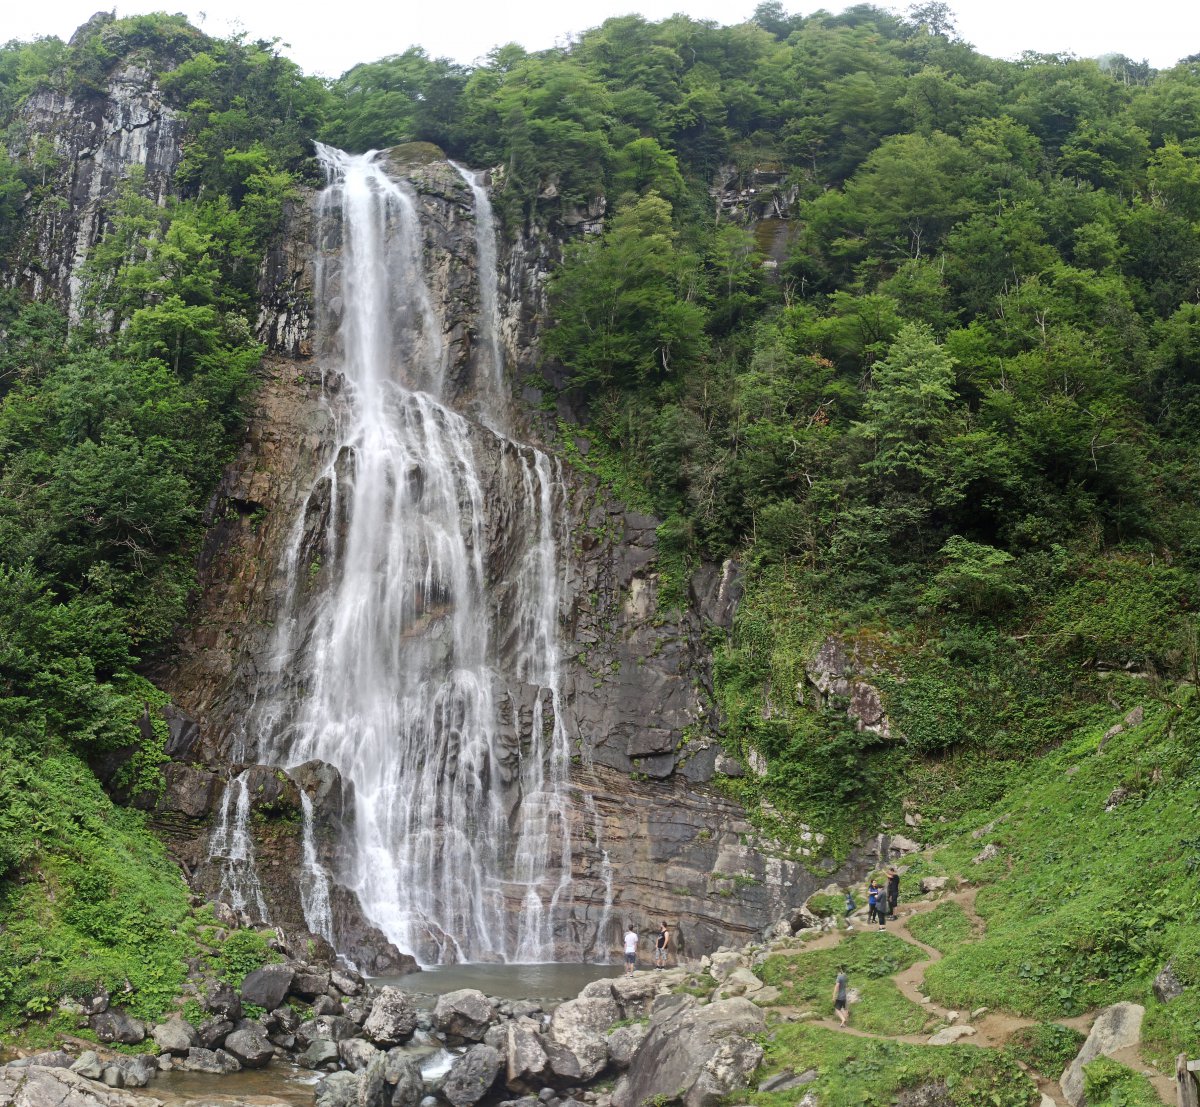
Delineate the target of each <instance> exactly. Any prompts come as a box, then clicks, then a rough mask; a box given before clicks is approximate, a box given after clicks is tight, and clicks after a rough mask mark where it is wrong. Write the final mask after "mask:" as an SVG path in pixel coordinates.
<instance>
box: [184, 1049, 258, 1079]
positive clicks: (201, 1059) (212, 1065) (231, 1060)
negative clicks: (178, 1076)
mask: <svg viewBox="0 0 1200 1107" xmlns="http://www.w3.org/2000/svg"><path fill="white" fill-rule="evenodd" d="M178 1064H179V1067H180V1068H182V1069H184V1070H185V1071H187V1072H210V1073H214V1074H216V1075H219V1076H225V1075H226V1074H228V1073H231V1072H237V1071H238V1070H239V1069H241V1067H242V1066H241V1064H240V1063H239V1061H238V1059H237V1058H236V1057H234V1055H233V1054H232V1053H227V1052H226V1051H225V1050H223V1049H200V1048H199V1047H198V1046H193V1047H192V1048H191V1049H189V1050H188V1055H187V1057H185V1058H184V1059H183V1060H182V1061H180V1062H178Z"/></svg>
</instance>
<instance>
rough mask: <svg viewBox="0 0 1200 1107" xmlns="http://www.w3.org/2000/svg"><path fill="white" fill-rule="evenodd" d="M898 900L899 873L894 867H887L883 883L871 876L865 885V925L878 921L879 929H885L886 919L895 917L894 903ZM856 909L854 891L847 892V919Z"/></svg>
mask: <svg viewBox="0 0 1200 1107" xmlns="http://www.w3.org/2000/svg"><path fill="white" fill-rule="evenodd" d="M899 902H900V874H899V873H898V872H896V870H895V869H894V868H891V869H888V871H887V879H886V880H885V881H884V883H883V884H880V883H879V882H878V881H877V880H876V879H875V878H874V877H871V882H870V884H868V885H867V925H868V926H869V925H870V924H871V923H878V924H879V929H880V930H886V929H887V920H888V919H889V918H891V919H894V918H895V917H896V904H897V903H899ZM857 909H858V904H857V903H855V902H854V893H853V892H847V893H846V918H847V919H848V918H849V917H850V916H851V915H852V914H853V913H854V912H855V911H856V910H857Z"/></svg>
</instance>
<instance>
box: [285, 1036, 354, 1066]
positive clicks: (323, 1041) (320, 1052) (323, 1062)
mask: <svg viewBox="0 0 1200 1107" xmlns="http://www.w3.org/2000/svg"><path fill="white" fill-rule="evenodd" d="M355 1040H356V1039H354V1038H351V1039H350V1041H355ZM340 1058H341V1050H340V1049H339V1048H338V1043H337V1042H331V1041H330V1040H329V1039H328V1038H315V1039H314V1040H313V1041H311V1042H309V1044H308V1046H307V1048H306V1049H305V1050H304V1052H303V1053H301V1054H300V1056H299V1057H297V1058H296V1063H297V1064H298V1065H299V1066H300V1067H301V1068H305V1069H328V1068H336V1067H337V1063H338V1061H339V1060H340Z"/></svg>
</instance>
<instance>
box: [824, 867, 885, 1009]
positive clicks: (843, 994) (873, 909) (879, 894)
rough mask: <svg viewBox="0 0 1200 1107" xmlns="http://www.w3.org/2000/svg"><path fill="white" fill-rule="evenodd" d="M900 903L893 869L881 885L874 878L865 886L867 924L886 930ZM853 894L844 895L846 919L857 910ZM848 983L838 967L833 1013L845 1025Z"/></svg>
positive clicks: (842, 968) (844, 973)
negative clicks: (875, 924) (873, 924)
mask: <svg viewBox="0 0 1200 1107" xmlns="http://www.w3.org/2000/svg"><path fill="white" fill-rule="evenodd" d="M899 902H900V874H899V873H898V872H896V870H895V869H894V868H890V869H888V871H887V878H886V879H885V880H884V882H883V883H882V884H880V883H879V881H877V880H876V879H875V878H874V877H872V878H871V882H870V883H869V884H868V885H867V923H868V925H869V924H870V923H878V924H879V929H880V930H886V929H887V920H888V919H889V918H892V919H894V918H895V917H896V904H897V903H899ZM857 907H858V905H857V904H856V903H855V902H854V893H853V892H847V893H846V917H847V918H849V917H850V915H851V914H852V913H853V912H854V911H855V910H857ZM849 991H850V988H849V981H848V979H847V977H846V966H845V965H839V966H838V971H837V979H836V980H835V981H834V983H833V1013H834V1014H835V1015H837V1019H838V1022H839V1023H840V1024H841V1025H842V1026H845V1025H846V1019H847V1018H848V1017H849V1014H850V1011H849V1002H850V1001H849Z"/></svg>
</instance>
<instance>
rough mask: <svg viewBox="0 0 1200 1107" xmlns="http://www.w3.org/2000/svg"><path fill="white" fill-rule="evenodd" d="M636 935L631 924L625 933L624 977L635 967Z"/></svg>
mask: <svg viewBox="0 0 1200 1107" xmlns="http://www.w3.org/2000/svg"><path fill="white" fill-rule="evenodd" d="M637 947H638V935H637V931H636V930H634V929H633V923H630V924H629V928H628V929H627V930H626V931H625V975H626V976H628V975H629V974H630V973H631V972H633V970H634V968H635V967H636V966H637Z"/></svg>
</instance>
